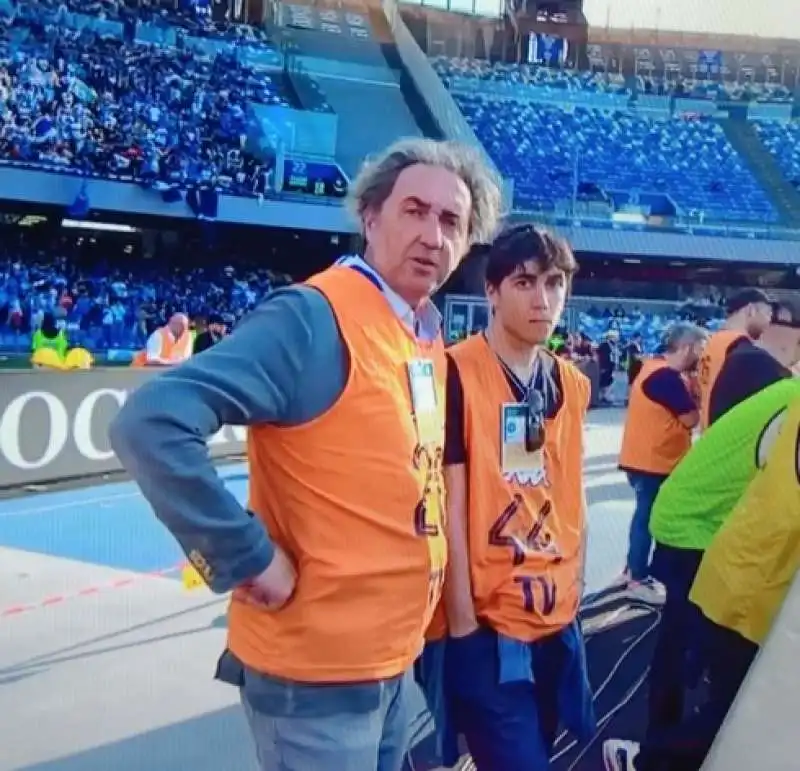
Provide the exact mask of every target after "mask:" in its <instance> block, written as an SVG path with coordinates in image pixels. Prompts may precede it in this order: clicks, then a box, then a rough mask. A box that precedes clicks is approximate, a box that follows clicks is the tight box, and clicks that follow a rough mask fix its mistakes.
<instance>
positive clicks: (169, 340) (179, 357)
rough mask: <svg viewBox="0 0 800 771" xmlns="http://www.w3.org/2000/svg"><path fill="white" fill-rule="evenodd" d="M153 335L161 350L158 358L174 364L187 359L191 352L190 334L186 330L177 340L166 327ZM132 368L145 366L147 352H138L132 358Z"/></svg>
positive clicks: (191, 340)
mask: <svg viewBox="0 0 800 771" xmlns="http://www.w3.org/2000/svg"><path fill="white" fill-rule="evenodd" d="M155 334H157V335H158V337H159V339H160V340H161V350H160V351H159V354H158V355H159V358H161V359H163V360H166V361H174V362H175V363H176V364H177V363H179V362H182V361H184V360H185V359H187V358H188V357H189V355H190V354H191V352H192V343H193V342H194V340H193V339H192V333H191V332H189V331H188V330H187V331H186V332H184V333H183V334H182V335H181V336H180V337H179V338H178V339H177V340H176V339H175V337H174V335H173V334H172V332H170V331H169V329H168V328H167V327H161V328H160V329H157V330H156V332H155ZM131 366H132V367H145V366H147V351H146V350H145V351H139V353H137V354H136V356H134V357H133V361H132V362H131Z"/></svg>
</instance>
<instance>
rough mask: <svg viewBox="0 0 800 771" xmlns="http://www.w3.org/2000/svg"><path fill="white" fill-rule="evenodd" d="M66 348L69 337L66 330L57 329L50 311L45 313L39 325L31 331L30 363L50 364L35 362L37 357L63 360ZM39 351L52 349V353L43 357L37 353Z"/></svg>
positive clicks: (42, 359)
mask: <svg viewBox="0 0 800 771" xmlns="http://www.w3.org/2000/svg"><path fill="white" fill-rule="evenodd" d="M68 348H69V339H68V338H67V333H66V330H64V329H63V328H61V329H59V327H58V326H57V325H56V321H55V317H54V316H53V314H52V313H45V314H44V317H43V319H42V324H41V326H40V327H39V328H38V329H37V330H36V331H35V332H34V333H33V337H32V339H31V354H32V358H31V363H33V364H34V365H36V366H50V365H49V364H47V363H43V364H37V361H36V360H37V359H38V360H39V361H43V362H47V361H50V360H52V361H54V362H63V361H64V359H66V357H67V349H68ZM41 351H52V353H53V355H51V356H46V357H44V356H42V355H41V354H40V353H39V352H41ZM37 354H39V355H38V356H37Z"/></svg>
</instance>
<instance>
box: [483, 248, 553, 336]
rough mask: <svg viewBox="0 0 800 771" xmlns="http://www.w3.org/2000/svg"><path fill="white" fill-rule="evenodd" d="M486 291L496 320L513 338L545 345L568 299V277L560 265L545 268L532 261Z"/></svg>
mask: <svg viewBox="0 0 800 771" xmlns="http://www.w3.org/2000/svg"><path fill="white" fill-rule="evenodd" d="M486 293H487V295H488V297H489V302H490V304H491V305H492V308H493V309H494V312H495V319H496V321H497V322H498V323H500V324H502V325H503V327H504V328H505V330H506V331H507V332H508V333H510V334H511V335H512V336H513V337H516V338H517V339H518V340H520V341H522V342H523V343H526V344H528V345H530V346H534V345H543V344H544V343H546V342H547V340H548V338H549V337H550V335H552V333H553V330H554V329H555V327H556V325H557V324H558V322H559V320H560V319H561V314H562V313H563V311H564V303H565V302H566V299H567V276H566V274H565V273H564V271H563V270H561V269H560V268H549V269H548V270H545V271H542V270H541V269H540V268H539V266H538V265H537V264H536V262H535V261H534V260H529V261H528V262H526V263H525V264H524V265H522V266H520V268H518V269H517V270H516V271H515V272H514V273H512V274H511V275H510V276H507V277H506V278H504V279H503V280H502V281H501V282H500V286H498V287H492V286H487V288H486Z"/></svg>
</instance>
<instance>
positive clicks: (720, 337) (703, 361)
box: [697, 329, 747, 431]
mask: <svg viewBox="0 0 800 771" xmlns="http://www.w3.org/2000/svg"><path fill="white" fill-rule="evenodd" d="M746 337H747V335H745V334H744V333H743V332H732V331H730V330H727V329H721V330H719V332H715V333H714V334H713V335H711V337H710V338H709V340H708V344H707V345H706V347H705V350H704V351H703V355H702V357H701V358H700V363H699V364H698V366H697V385H698V389H699V391H700V430H701V431H705V429H707V428H708V423H709V420H710V415H709V411H710V409H711V391H712V390H713V388H714V383H715V382H716V380H717V378H718V377H719V373H720V372H721V371H722V365H723V364H724V363H725V359H726V358H727V356H728V351H730V349H731V348H732V347H733V345H735V344H736V343H738V342H739V340H741V339H742V338H746Z"/></svg>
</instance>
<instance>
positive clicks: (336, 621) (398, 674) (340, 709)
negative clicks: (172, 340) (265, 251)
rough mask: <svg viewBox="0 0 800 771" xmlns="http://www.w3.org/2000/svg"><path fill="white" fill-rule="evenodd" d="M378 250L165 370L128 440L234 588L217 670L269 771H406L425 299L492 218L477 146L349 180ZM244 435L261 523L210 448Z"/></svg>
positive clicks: (424, 154)
mask: <svg viewBox="0 0 800 771" xmlns="http://www.w3.org/2000/svg"><path fill="white" fill-rule="evenodd" d="M353 197H354V201H353V203H354V208H355V211H356V213H357V215H358V218H359V222H360V224H361V228H362V235H363V236H364V239H365V241H366V251H365V254H364V257H363V259H362V258H360V257H357V258H350V259H347V260H345V261H344V262H342V263H340V264H337V265H335V266H334V267H332V268H330V269H328V270H326V271H324V272H323V273H321V274H319V275H317V276H315V277H314V278H312V279H311V280H310V281H309V282H307V283H306V284H305V285H303V286H298V287H291V288H287V289H286V290H281V291H278V292H275V293H273V294H272V295H271V296H270V298H269V299H268V300H267V301H266V302H265V303H264V304H263V305H262V306H261V307H260V308H258V309H257V310H256V311H254V312H253V313H251V314H249V315H248V316H247V318H246V319H245V320H244V321H243V322H242V323H241V324H240V325H239V326H237V328H236V329H235V330H234V331H233V332H232V333H231V334H230V335H228V336H227V337H225V338H224V339H223V340H220V341H219V342H218V343H217V344H216V345H214V346H213V347H212V348H210V349H208V350H207V351H205V352H204V353H203V354H202V355H201V356H197V357H195V358H192V359H190V360H189V361H188V362H187V363H186V364H184V365H183V366H181V367H180V368H179V369H178V370H176V371H174V372H168V373H166V374H165V375H163V376H162V377H159V378H154V379H153V380H150V381H149V382H148V383H147V384H146V385H144V386H142V387H141V388H140V389H139V390H137V391H136V392H135V393H134V394H133V395H132V396H131V398H130V399H129V400H128V402H127V403H126V405H125V407H124V408H123V409H122V411H121V412H120V414H119V416H118V418H117V419H116V421H115V422H114V424H113V425H112V427H111V432H110V435H111V442H112V446H113V447H114V449H115V451H116V453H117V455H118V456H119V458H120V460H121V461H122V463H123V465H124V466H125V467H126V468H127V469H128V471H129V472H130V473H131V476H132V477H133V478H134V479H135V480H136V481H137V482H138V484H139V485H140V487H141V489H142V492H143V493H144V495H145V496H146V498H147V499H148V501H149V502H150V504H151V505H152V507H153V510H154V511H155V513H156V515H157V516H158V518H159V519H160V520H161V521H162V522H163V523H164V524H165V525H166V526H167V527H168V528H169V529H170V531H171V532H172V533H173V534H174V535H175V537H176V538H177V539H178V541H179V542H180V544H181V546H182V547H183V549H184V551H185V553H186V554H187V555H188V557H189V559H190V560H191V562H192V563H193V565H194V566H195V568H197V570H198V572H199V573H200V574H201V575H202V576H203V578H204V579H205V580H206V582H207V583H208V584H209V586H210V587H211V589H212V590H213V591H215V592H218V593H225V592H228V591H231V590H232V600H231V605H230V612H229V624H228V627H229V634H228V650H227V651H226V652H225V654H224V655H223V656H222V658H221V659H220V663H219V668H218V677H219V679H221V680H222V681H224V682H227V683H230V684H233V685H235V686H236V687H238V688H239V691H240V697H241V701H242V706H243V708H244V712H245V715H246V717H247V720H248V722H249V725H250V729H251V732H252V734H253V738H254V740H255V745H256V749H257V754H258V758H259V764H260V768H261V769H263V771H276V769H278V768H280V769H281V770H282V771H309V769H336V771H398V770H399V769H400V767H401V765H402V762H403V758H404V756H405V753H406V750H407V745H408V741H409V732H410V727H411V719H412V718H413V717H414V715H413V714H410V713H411V710H412V709H413V708H412V706H411V701H410V699H411V697H412V695H413V694H412V686H413V683H412V681H411V668H412V664H413V662H414V660H415V658H416V657H417V655H418V654H419V652H420V650H421V648H422V644H423V636H424V632H425V630H426V628H427V626H428V624H429V622H430V619H431V616H432V614H433V610H434V608H435V607H436V605H437V602H438V598H439V595H440V589H441V584H442V582H443V577H444V569H445V562H446V538H445V535H444V528H443V521H442V508H443V503H442V501H441V495H442V491H443V487H444V480H443V474H442V470H441V456H442V452H443V448H444V417H445V416H444V389H445V379H446V369H447V363H446V359H445V354H444V346H443V344H442V340H441V334H440V316H439V314H438V311H436V309H435V307H434V306H433V304H432V302H431V300H430V297H431V295H432V294H433V292H434V291H436V289H437V288H438V287H439V286H440V285H441V284H442V283H443V282H444V281H445V279H446V278H447V277H448V276H449V275H450V273H451V272H452V271H453V270H454V269H455V267H456V266H457V265H458V263H459V262H460V261H461V259H462V258H463V257H464V255H465V253H466V252H467V249H468V248H469V245H470V243H471V242H473V241H479V240H484V239H486V238H487V237H488V236H489V235H490V234H491V232H492V231H493V229H494V226H495V222H496V218H497V214H498V208H499V202H500V193H499V188H498V186H497V184H496V182H495V181H494V179H493V178H492V176H491V175H490V174H489V173H488V172H487V170H486V169H485V167H484V165H483V164H482V162H481V161H480V160H479V158H478V157H477V156H476V155H475V154H474V153H473V152H472V151H471V150H469V149H468V148H465V147H462V146H460V145H454V144H451V143H446V142H434V141H431V140H424V139H414V140H407V141H405V142H399V143H397V144H395V145H393V146H392V147H390V148H388V150H386V152H385V153H383V154H382V155H381V156H380V157H379V158H377V159H376V160H375V161H374V162H372V163H369V164H367V165H366V166H365V168H364V169H363V170H362V173H361V175H360V176H359V178H358V179H357V180H355V182H354V184H353ZM223 424H232V425H246V426H248V427H249V431H248V464H249V467H250V489H249V496H248V499H249V500H248V503H249V507H250V509H251V513H248V511H246V510H245V509H244V508H243V507H242V505H241V504H240V503H239V502H238V501H237V500H236V499H235V498H234V497H233V495H231V493H230V492H229V491H228V490H226V488H225V485H224V484H223V482H222V480H221V479H220V478H219V476H218V475H217V473H216V471H215V469H214V467H213V465H212V463H211V461H210V459H209V457H208V453H207V451H206V447H205V442H204V440H205V439H207V438H208V437H210V436H212V435H213V434H214V433H215V432H216V431H217V430H218V429H219V428H220V426H221V425H223Z"/></svg>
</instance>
